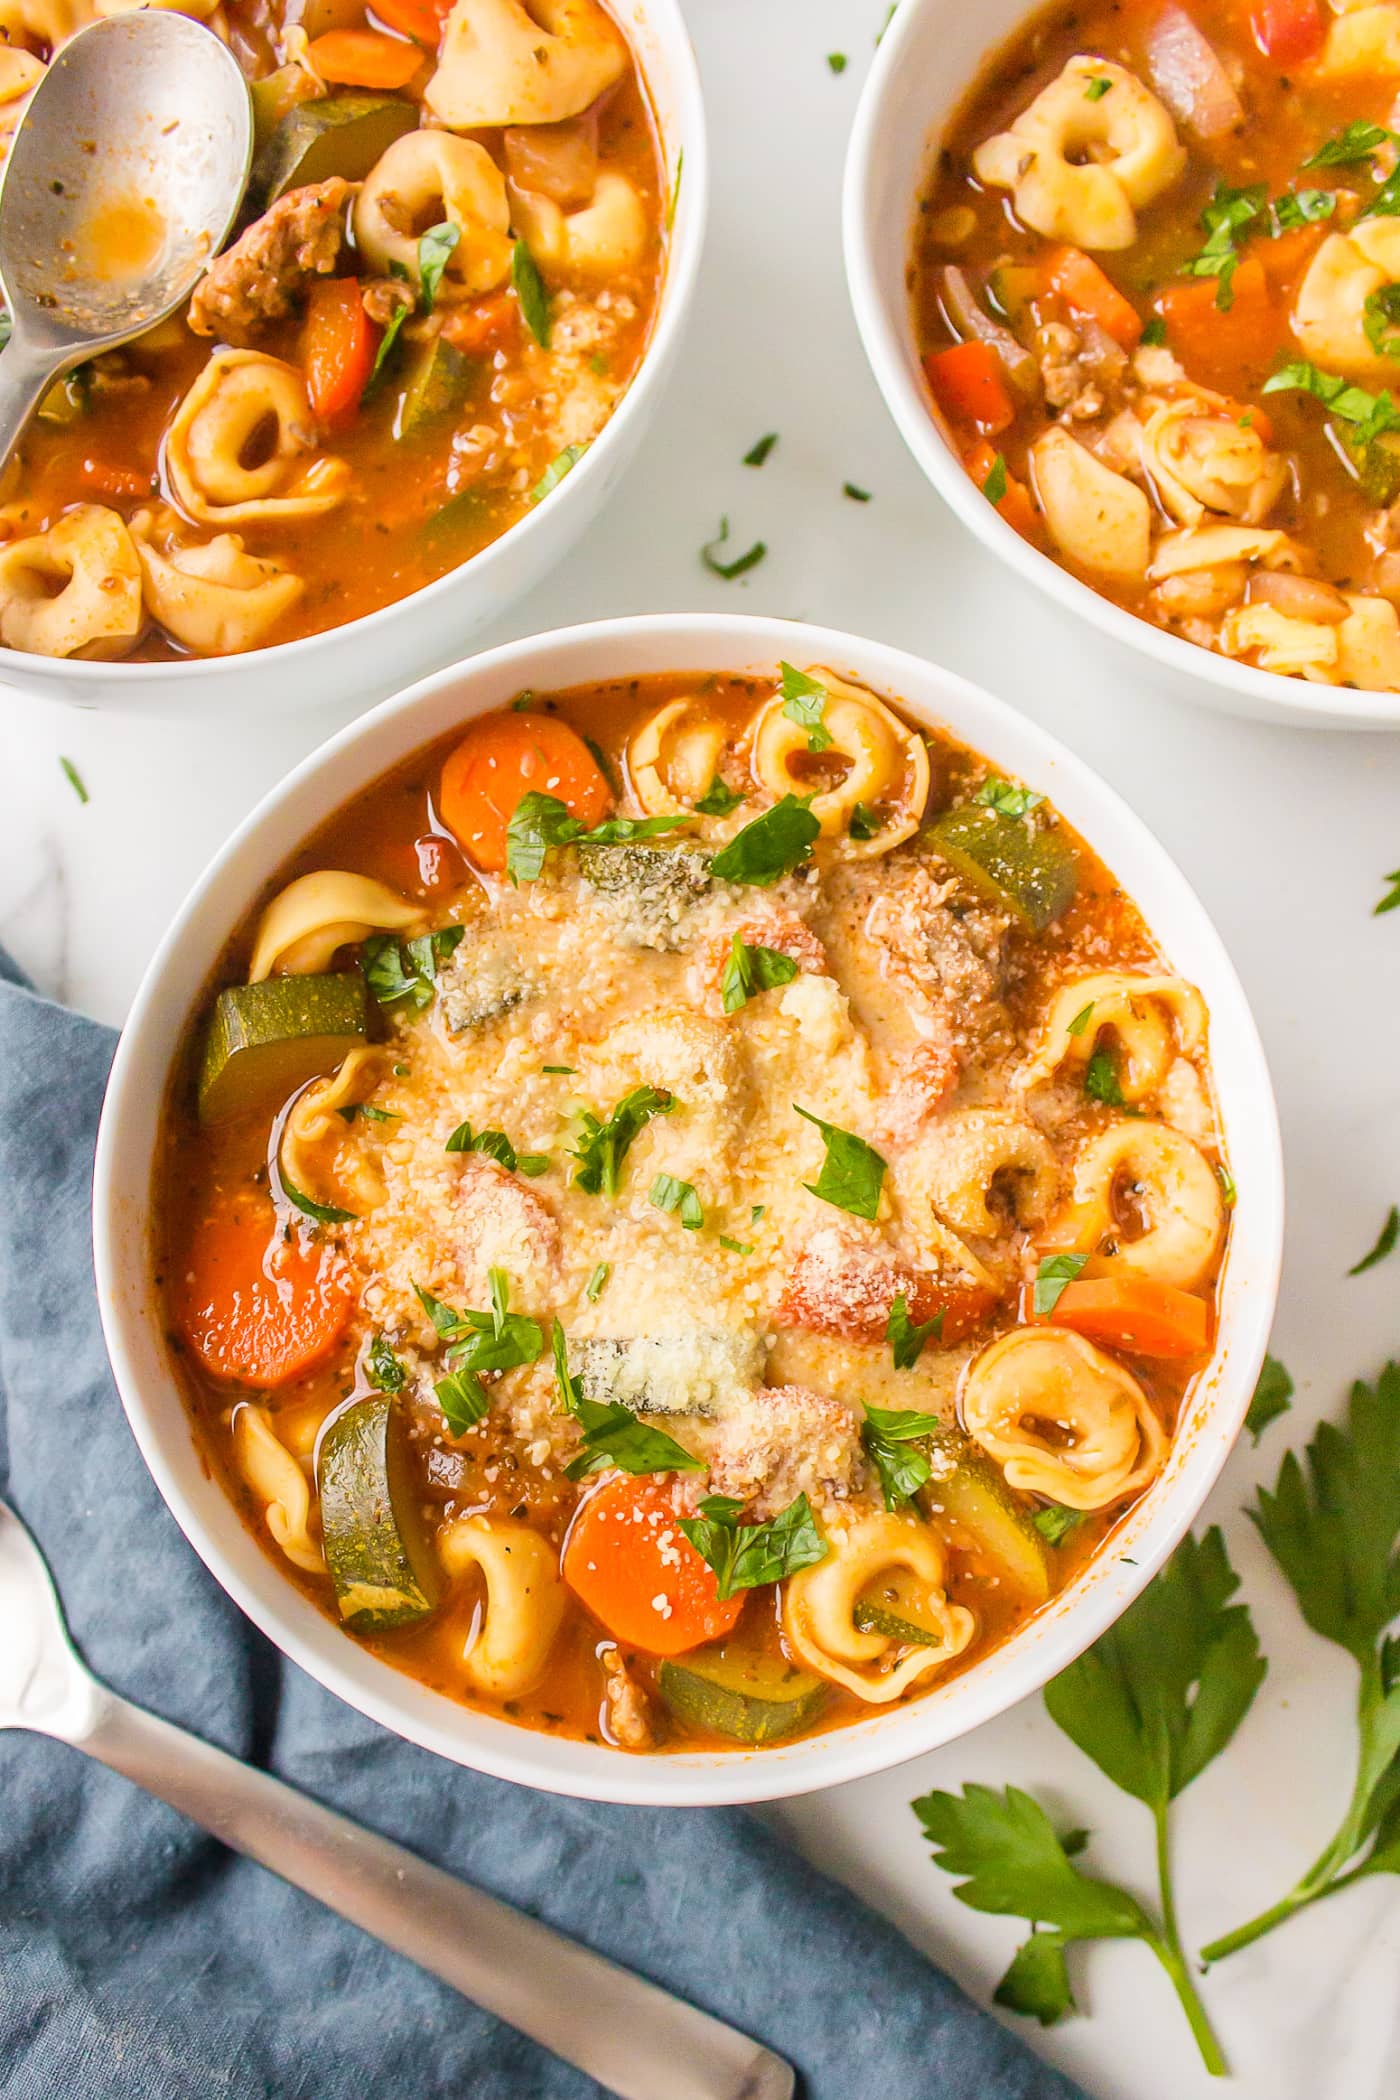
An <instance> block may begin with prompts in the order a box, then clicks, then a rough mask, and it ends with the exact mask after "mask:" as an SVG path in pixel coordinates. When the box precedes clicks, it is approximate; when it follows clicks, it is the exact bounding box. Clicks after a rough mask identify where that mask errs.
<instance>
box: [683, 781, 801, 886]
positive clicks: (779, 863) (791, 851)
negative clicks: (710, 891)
mask: <svg viewBox="0 0 1400 2100" xmlns="http://www.w3.org/2000/svg"><path fill="white" fill-rule="evenodd" d="M811 800H812V798H811V796H810V795H784V796H783V798H782V800H781V802H775V803H774V804H773V807H772V808H771V809H765V810H764V812H763V814H762V816H761V817H755V818H754V819H753V821H752V822H751V823H748V824H746V825H745V826H744V828H743V830H742V831H736V832H735V834H734V836H733V838H732V839H731V840H730V841H729V843H728V845H727V846H721V847H720V850H719V852H718V853H717V854H716V855H715V857H714V859H713V860H712V861H711V862H710V873H711V874H712V875H713V876H714V877H715V879H716V880H717V881H719V882H742V883H746V884H747V885H748V886H749V888H750V889H756V890H770V889H772V887H773V884H774V883H775V882H779V881H781V880H782V878H783V876H784V875H787V874H789V873H791V871H792V869H794V868H800V867H802V866H803V865H804V863H805V862H807V861H809V860H810V859H811V857H812V844H813V841H814V840H815V839H816V838H817V837H819V835H820V833H821V828H822V827H821V820H820V818H818V817H814V816H813V815H812V811H811V807H810V804H811Z"/></svg>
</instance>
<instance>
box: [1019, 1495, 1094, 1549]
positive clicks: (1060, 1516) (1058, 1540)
mask: <svg viewBox="0 0 1400 2100" xmlns="http://www.w3.org/2000/svg"><path fill="white" fill-rule="evenodd" d="M1088 1521H1089V1512H1088V1511H1087V1510H1086V1509H1066V1508H1065V1505H1064V1503H1063V1502H1052V1503H1050V1504H1049V1505H1048V1506H1047V1507H1046V1508H1045V1509H1038V1510H1037V1511H1036V1513H1035V1515H1034V1516H1033V1517H1032V1518H1031V1522H1032V1524H1034V1526H1035V1528H1036V1530H1037V1531H1038V1532H1039V1533H1040V1535H1041V1537H1042V1538H1043V1539H1046V1540H1048V1541H1049V1543H1050V1544H1051V1545H1052V1546H1062V1545H1063V1544H1064V1542H1065V1540H1066V1539H1067V1538H1068V1537H1069V1536H1070V1534H1071V1532H1075V1531H1078V1529H1079V1527H1080V1525H1081V1524H1087V1523H1088Z"/></svg>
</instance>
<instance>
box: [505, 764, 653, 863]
mask: <svg viewBox="0 0 1400 2100" xmlns="http://www.w3.org/2000/svg"><path fill="white" fill-rule="evenodd" d="M688 822H689V819H688V818H686V817H605V818H604V820H603V822H602V823H601V824H595V825H594V826H593V827H592V829H591V830H590V829H589V827H588V825H587V824H585V823H584V822H583V820H582V818H581V817H575V816H573V815H571V814H570V812H569V809H568V807H567V805H566V804H564V803H563V802H561V801H560V800H559V797H558V796H557V795H543V794H541V793H540V791H539V790H538V788H532V789H531V790H530V792H529V794H527V795H522V796H521V798H520V800H519V802H517V803H516V805H515V809H514V811H513V812H512V815H511V820H510V822H509V824H507V826H506V873H507V874H508V875H509V876H510V879H511V881H512V882H513V883H516V884H519V883H522V882H537V881H538V880H539V878H540V876H541V875H542V874H543V873H544V863H545V855H546V854H547V853H549V852H550V851H551V850H552V849H553V848H554V847H556V846H617V845H626V844H628V843H629V842H630V841H631V840H633V839H652V838H659V837H661V836H662V835H663V834H664V833H666V832H669V831H679V830H680V829H681V828H682V827H683V826H684V825H685V824H686V823H688Z"/></svg>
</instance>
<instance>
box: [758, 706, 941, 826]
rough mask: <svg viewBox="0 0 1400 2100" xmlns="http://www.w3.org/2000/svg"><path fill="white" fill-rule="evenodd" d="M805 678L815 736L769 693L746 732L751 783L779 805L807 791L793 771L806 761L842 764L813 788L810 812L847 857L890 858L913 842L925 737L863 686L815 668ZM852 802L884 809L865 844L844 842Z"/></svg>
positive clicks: (808, 785)
mask: <svg viewBox="0 0 1400 2100" xmlns="http://www.w3.org/2000/svg"><path fill="white" fill-rule="evenodd" d="M805 675H806V676H807V677H808V678H810V679H811V680H812V681H813V682H814V683H815V684H816V685H817V686H818V687H819V688H820V690H821V695H822V698H821V717H820V725H819V732H818V731H817V730H814V728H813V727H812V726H810V725H809V724H808V723H806V722H804V721H802V720H795V719H794V718H793V716H792V715H790V714H788V713H785V712H784V710H785V708H786V707H787V706H788V704H789V703H788V702H787V701H785V700H784V698H783V695H782V693H781V692H777V693H775V694H774V695H773V698H772V699H771V700H769V701H767V702H766V703H765V705H764V706H763V707H762V708H761V709H760V710H759V713H758V716H757V719H756V720H755V722H754V725H753V728H752V731H751V735H752V765H753V773H754V778H755V779H756V780H757V781H758V783H759V785H760V786H761V787H762V788H764V789H765V790H766V791H767V793H768V794H770V795H771V796H772V797H773V800H774V801H775V802H777V801H781V799H782V797H783V796H784V795H792V794H798V795H805V794H811V793H812V786H813V783H812V782H811V781H808V780H804V778H803V775H802V773H801V771H800V770H799V769H800V767H801V765H802V764H803V763H804V761H805V760H806V758H807V757H809V756H812V755H816V756H818V757H826V758H829V759H834V760H838V761H844V763H845V767H846V770H845V772H844V773H843V774H842V776H841V778H840V780H839V781H837V782H836V784H835V785H834V786H831V787H818V788H817V792H816V794H815V796H814V797H813V801H812V814H813V816H814V817H815V818H816V819H817V821H818V823H819V824H820V825H821V828H822V831H823V833H824V834H825V836H826V837H828V838H833V837H838V838H839V837H844V838H845V839H846V841H847V844H846V850H847V852H848V853H850V854H851V855H852V856H857V857H862V858H863V857H866V856H869V855H873V854H878V853H888V852H889V850H890V848H891V847H892V846H897V845H899V843H900V842H901V840H903V839H907V838H912V837H913V835H914V833H915V832H916V831H917V830H918V828H919V823H920V820H921V819H922V817H923V813H924V805H925V803H926V802H927V801H928V787H929V767H928V750H927V748H926V746H925V744H924V740H923V738H922V737H921V736H920V735H919V734H918V732H917V731H916V730H914V729H911V728H909V727H908V726H907V725H906V724H905V723H903V722H901V721H900V720H899V718H898V716H897V715H895V714H894V713H892V712H891V710H890V709H889V708H888V707H886V705H885V703H884V701H883V700H878V699H877V698H876V697H875V695H874V693H871V692H867V691H866V689H865V687H864V686H859V685H850V684H848V683H847V681H846V680H845V679H843V678H837V677H836V676H835V674H834V673H833V672H831V671H828V670H827V669H825V667H824V666H823V665H821V664H814V665H813V666H812V668H811V670H810V671H809V672H807V673H806V674H805ZM812 697H813V701H814V704H816V700H815V696H812ZM822 736H824V737H825V740H826V741H825V742H824V743H823V742H822V741H821V738H822ZM795 762H796V763H795ZM857 803H861V804H863V805H864V807H865V808H866V809H871V808H876V809H877V811H879V810H882V809H883V808H884V807H887V806H888V807H889V815H888V818H887V819H886V820H885V821H883V822H882V823H881V826H880V828H879V830H877V831H876V833H875V835H874V837H873V838H871V839H867V840H863V841H860V840H853V839H851V838H850V837H849V832H850V823H851V818H852V816H853V815H854V814H855V808H856V804H857Z"/></svg>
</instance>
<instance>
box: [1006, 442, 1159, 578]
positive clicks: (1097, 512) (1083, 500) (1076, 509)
mask: <svg viewBox="0 0 1400 2100" xmlns="http://www.w3.org/2000/svg"><path fill="white" fill-rule="evenodd" d="M1030 461H1031V476H1032V480H1033V483H1034V487H1035V494H1036V500H1037V501H1038V503H1039V504H1040V508H1041V511H1042V513H1043V514H1044V518H1045V525H1046V530H1047V531H1048V532H1049V534H1050V537H1051V539H1052V540H1053V541H1054V542H1055V545H1056V546H1057V547H1058V548H1059V550H1060V552H1061V554H1067V555H1068V556H1069V558H1070V560H1071V561H1077V562H1079V563H1080V564H1081V566H1082V567H1084V568H1086V569H1093V570H1095V571H1096V572H1097V573H1098V574H1099V575H1101V576H1116V577H1118V578H1119V579H1121V580H1122V581H1123V582H1125V583H1136V582H1139V581H1140V580H1141V578H1142V576H1143V575H1144V573H1145V572H1146V569H1147V564H1148V559H1149V557H1150V553H1151V547H1152V506H1151V504H1150V503H1149V502H1148V500H1147V497H1146V496H1145V495H1144V493H1143V491H1142V490H1141V489H1140V488H1139V487H1138V485H1137V483H1136V482H1135V481H1129V479H1128V477H1127V475H1126V474H1119V473H1116V472H1115V471H1114V469H1113V468H1112V467H1108V466H1105V465H1104V463H1103V461H1102V460H1101V459H1097V458H1095V456H1094V454H1093V453H1092V452H1091V451H1090V450H1089V448H1088V446H1087V445H1081V444H1080V442H1079V440H1078V439H1077V438H1072V437H1071V436H1070V434H1069V432H1068V431H1067V430H1061V428H1060V426H1059V425H1058V424H1057V423H1052V424H1051V426H1050V428H1049V429H1048V430H1045V431H1042V432H1041V435H1040V436H1039V437H1038V438H1037V439H1036V441H1035V443H1034V444H1033V445H1032V446H1031V450H1030Z"/></svg>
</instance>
